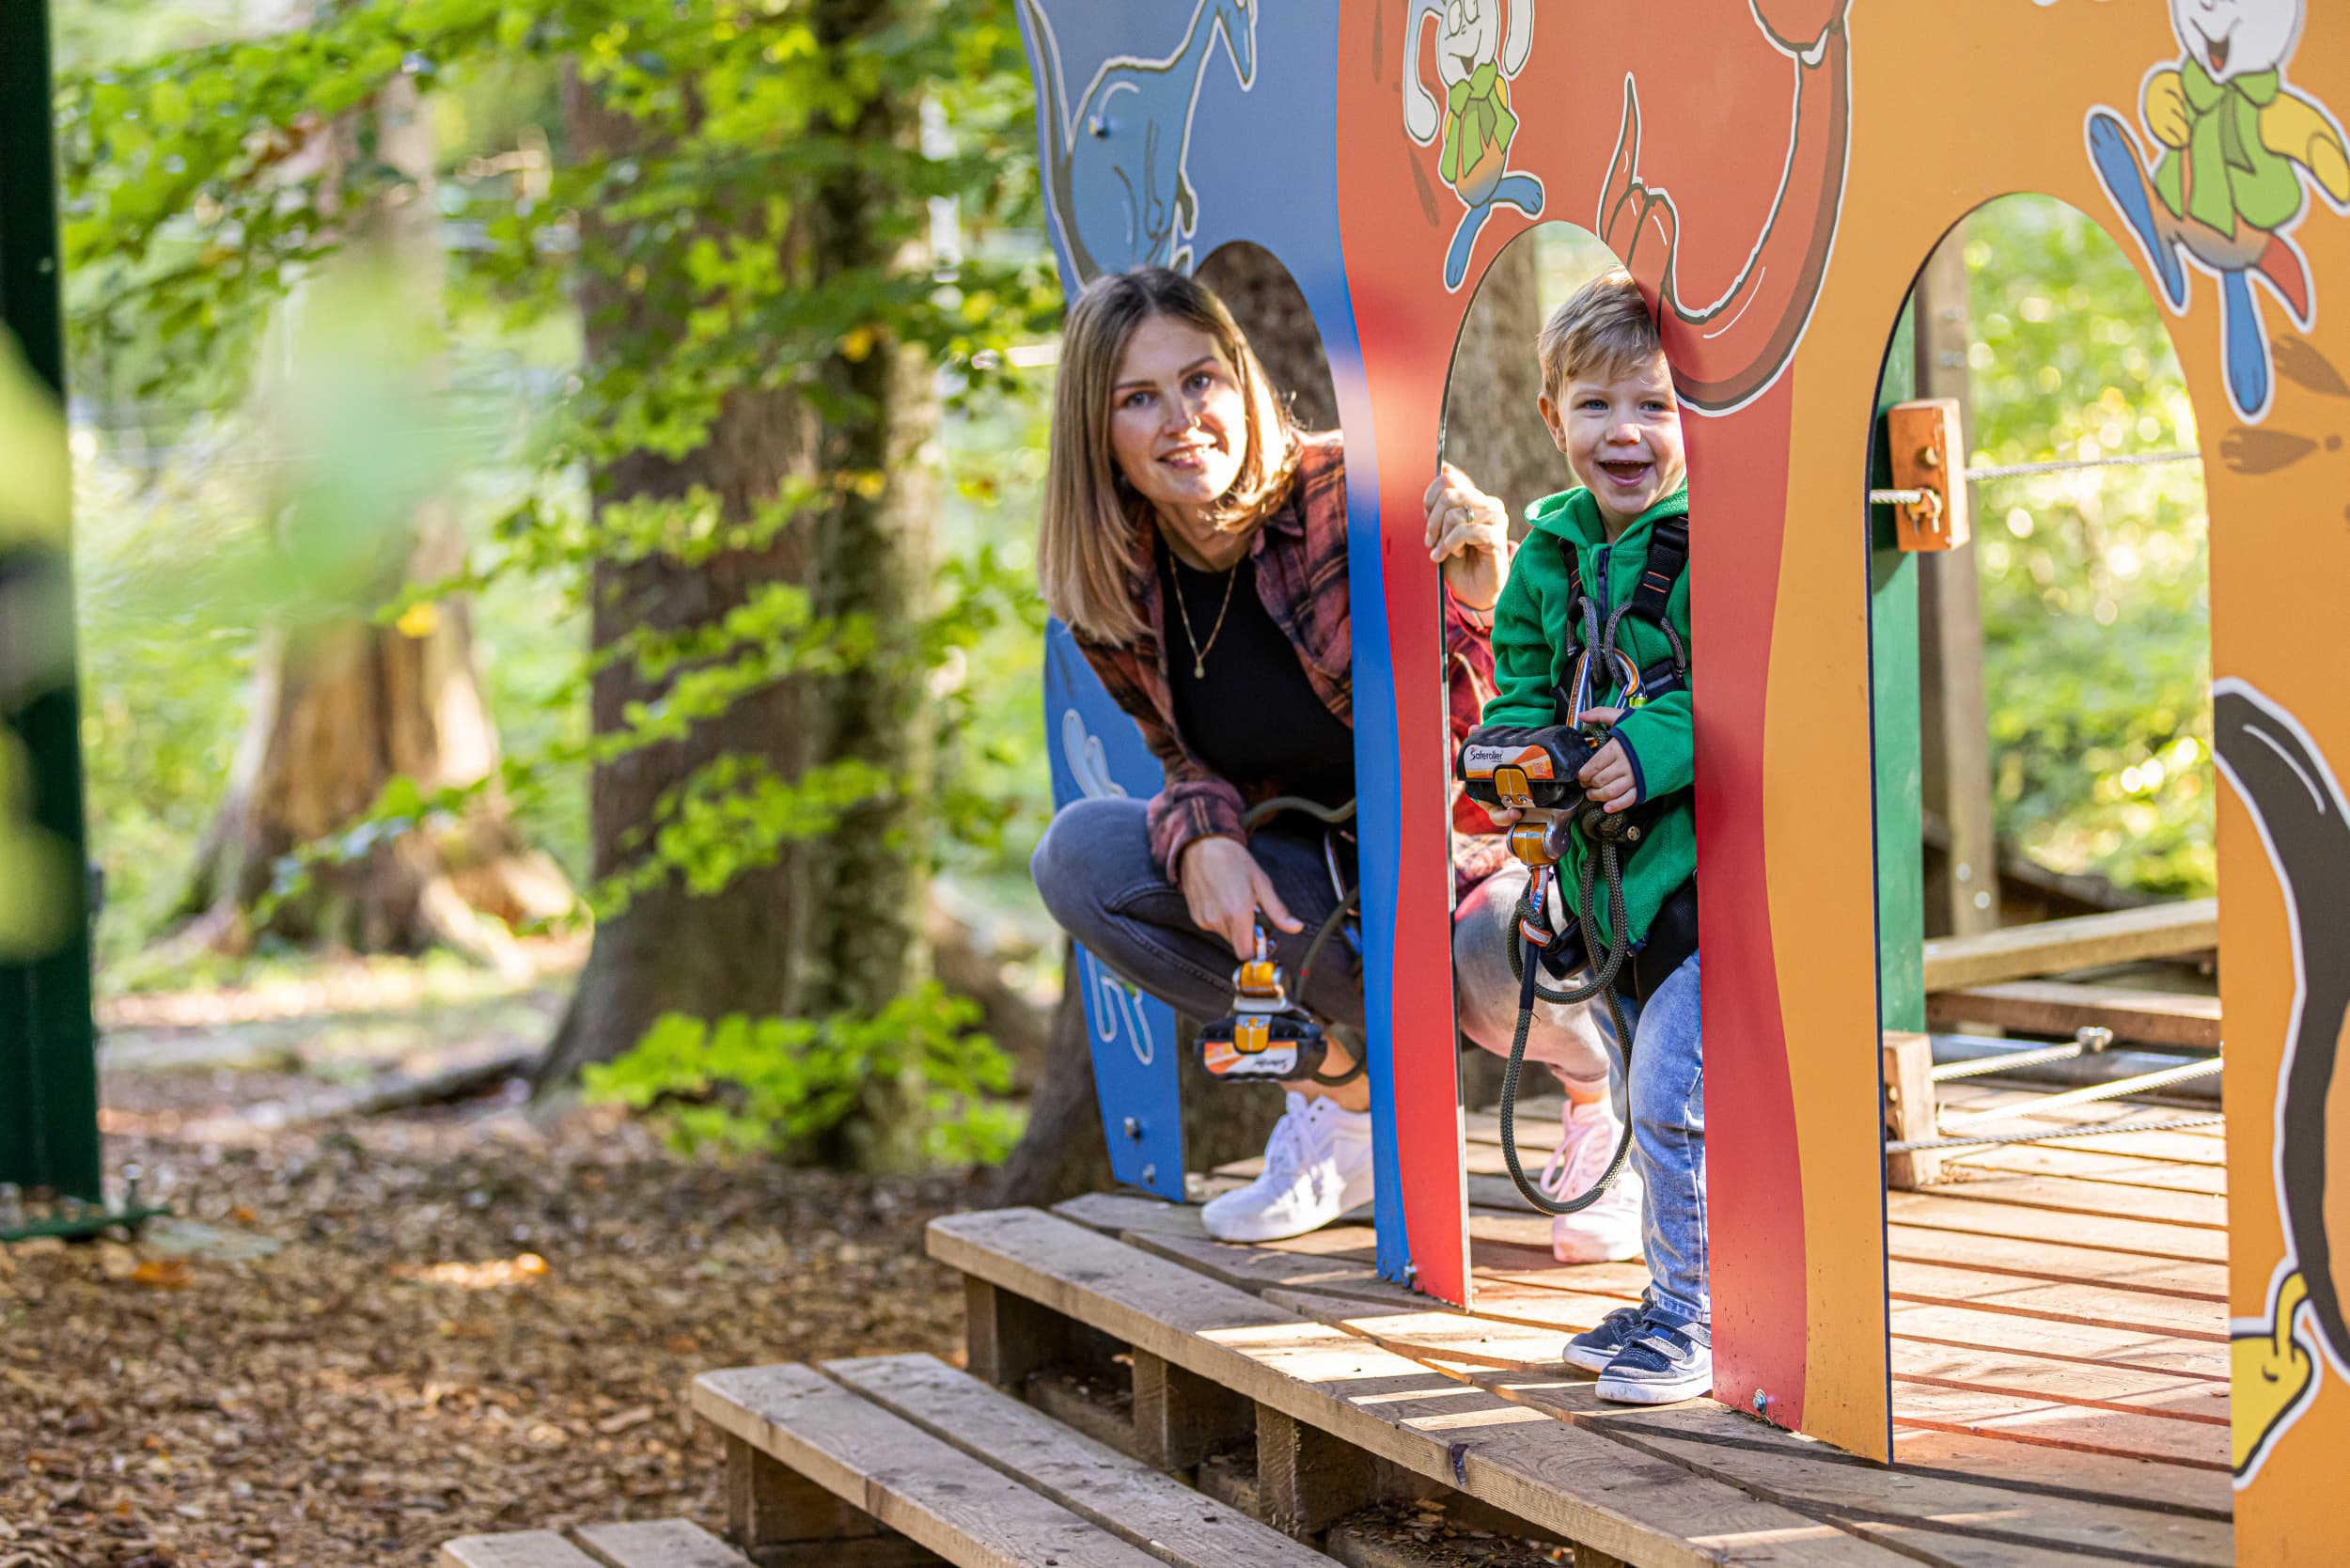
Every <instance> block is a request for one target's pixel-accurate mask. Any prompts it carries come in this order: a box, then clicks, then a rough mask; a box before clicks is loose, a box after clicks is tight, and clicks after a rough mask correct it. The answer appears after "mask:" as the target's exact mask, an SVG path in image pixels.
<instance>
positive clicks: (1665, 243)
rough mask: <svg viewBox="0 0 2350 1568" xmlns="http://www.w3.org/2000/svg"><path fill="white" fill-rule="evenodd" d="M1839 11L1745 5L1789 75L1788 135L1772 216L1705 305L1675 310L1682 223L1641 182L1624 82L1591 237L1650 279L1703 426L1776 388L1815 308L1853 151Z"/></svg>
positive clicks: (1792, 2) (1819, 5)
mask: <svg viewBox="0 0 2350 1568" xmlns="http://www.w3.org/2000/svg"><path fill="white" fill-rule="evenodd" d="M1847 3H1848V0H1768V3H1766V0H1754V16H1755V20H1756V22H1757V23H1758V24H1760V25H1761V26H1762V29H1763V37H1765V38H1766V39H1769V40H1770V43H1771V46H1772V47H1773V48H1774V49H1776V50H1778V52H1779V53H1780V54H1782V55H1786V56H1787V57H1788V58H1790V59H1792V60H1793V61H1794V65H1795V116H1794V126H1793V127H1792V128H1791V129H1790V131H1789V133H1788V134H1789V141H1788V148H1787V163H1786V166H1785V169H1784V171H1783V172H1782V173H1781V174H1780V176H1779V185H1778V195H1777V196H1775V197H1774V198H1773V200H1772V202H1771V215H1770V217H1769V219H1768V220H1767V221H1766V222H1765V223H1764V225H1763V232H1762V233H1761V234H1760V235H1758V236H1757V237H1756V239H1755V242H1754V249H1753V250H1752V251H1751V252H1749V253H1748V255H1747V260H1746V264H1745V265H1744V266H1743V267H1741V268H1740V269H1739V270H1738V275H1737V276H1736V277H1735V278H1734V279H1733V280H1732V281H1731V285H1730V287H1729V289H1728V290H1725V291H1724V292H1723V294H1722V296H1721V297H1720V298H1719V299H1717V300H1716V301H1714V302H1713V303H1712V304H1711V305H1702V306H1691V305H1688V304H1687V303H1685V302H1684V300H1683V298H1682V292H1681V290H1682V283H1681V276H1680V270H1679V263H1680V254H1681V216H1680V213H1679V212H1678V211H1677V210H1676V209H1675V208H1674V206H1673V198H1672V196H1670V195H1669V193H1668V192H1666V191H1664V190H1663V189H1661V188H1657V187H1652V186H1651V185H1649V184H1648V182H1647V181H1646V180H1643V179H1642V178H1641V176H1640V99H1639V92H1638V89H1637V86H1635V84H1634V82H1633V79H1632V76H1631V75H1630V73H1628V72H1627V73H1626V74H1625V76H1624V79H1623V124H1622V130H1621V131H1620V132H1619V133H1618V134H1617V138H1616V155H1615V157H1614V158H1613V159H1611V160H1610V161H1609V164H1608V170H1607V175H1606V180H1605V181H1604V182H1603V183H1602V185H1601V188H1600V197H1599V215H1598V219H1597V221H1596V223H1595V224H1594V225H1593V227H1594V228H1595V230H1596V231H1597V232H1598V234H1599V237H1600V238H1601V239H1602V240H1605V241H1606V243H1608V244H1609V245H1610V246H1612V247H1613V248H1614V249H1615V252H1616V254H1617V255H1619V256H1621V257H1622V258H1623V259H1624V264H1625V265H1626V266H1628V267H1630V268H1631V269H1632V271H1633V272H1634V273H1635V274H1638V275H1640V276H1643V277H1645V276H1648V275H1650V271H1649V269H1650V268H1652V267H1654V268H1656V269H1657V271H1656V274H1655V275H1656V276H1657V278H1658V282H1657V286H1656V291H1657V304H1658V320H1659V321H1660V322H1661V323H1662V326H1663V330H1664V337H1665V353H1666V356H1667V357H1668V358H1669V359H1670V360H1671V361H1672V368H1673V382H1674V384H1675V385H1676V386H1677V387H1678V388H1679V389H1680V392H1681V397H1682V400H1684V401H1685V402H1687V403H1688V404H1689V405H1690V406H1692V407H1694V408H1699V409H1702V410H1704V411H1705V412H1707V413H1709V414H1723V413H1728V412H1730V411H1731V410H1732V409H1736V408H1739V407H1742V406H1744V405H1745V404H1746V403H1747V402H1748V401H1750V400H1753V399H1754V398H1756V397H1758V396H1760V395H1761V394H1762V393H1763V391H1764V390H1765V389H1766V388H1768V387H1769V386H1770V384H1772V383H1773V382H1775V381H1777V380H1778V373H1779V372H1780V371H1781V370H1783V369H1784V368H1786V367H1787V362H1788V361H1789V360H1790V359H1792V358H1794V353H1795V345H1796V344H1797V343H1799V342H1801V341H1802V340H1803V330H1804V328H1805V327H1806V326H1808V325H1809V324H1810V321H1811V310H1812V306H1815V305H1816V304H1818V302H1819V298H1820V284H1821V282H1822V280H1823V279H1825V277H1826V275H1827V261H1828V254H1829V252H1830V250H1831V249H1832V247H1833V246H1834V244H1835V242H1836V226H1837V223H1838V221H1839V219H1840V218H1841V215H1842V212H1843V205H1844V173H1845V167H1846V163H1847V160H1848V159H1849V157H1850V154H1851V150H1852V49H1851V43H1850V40H1849V39H1848V38H1847V36H1846V34H1845V29H1844V9H1845V6H1846V5H1847ZM1660 251H1661V252H1662V260H1661V262H1660V261H1658V260H1656V259H1655V258H1656V257H1657V255H1658V253H1659V252H1660Z"/></svg>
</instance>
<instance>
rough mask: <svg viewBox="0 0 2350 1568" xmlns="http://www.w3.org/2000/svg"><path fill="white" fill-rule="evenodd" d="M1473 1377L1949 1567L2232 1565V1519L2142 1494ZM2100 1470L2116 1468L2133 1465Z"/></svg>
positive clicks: (1702, 1413) (1727, 1416) (1736, 1419)
mask: <svg viewBox="0 0 2350 1568" xmlns="http://www.w3.org/2000/svg"><path fill="white" fill-rule="evenodd" d="M1478 1382H1479V1384H1480V1385H1481V1387H1484V1388H1492V1389H1494V1390H1495V1391H1496V1392H1499V1393H1502V1394H1503V1395H1504V1396H1505V1397H1508V1398H1512V1399H1513V1400H1518V1401H1521V1402H1523V1403H1528V1404H1529V1405H1531V1406H1533V1407H1535V1408H1537V1409H1542V1410H1543V1411H1545V1412H1547V1413H1549V1414H1551V1415H1553V1416H1555V1417H1557V1418H1558V1419H1561V1420H1565V1421H1571V1422H1575V1423H1577V1424H1585V1425H1591V1426H1595V1427H1596V1428H1598V1429H1600V1430H1604V1431H1606V1433H1607V1434H1608V1435H1610V1436H1612V1437H1614V1438H1616V1439H1617V1440H1618V1441H1619V1442H1622V1443H1624V1444H1626V1445H1627V1446H1630V1447H1636V1448H1638V1449H1641V1450H1644V1451H1648V1452H1653V1453H1655V1454H1656V1455H1657V1456H1658V1457H1660V1458H1666V1459H1669V1460H1671V1461H1672V1462H1674V1463H1676V1464H1680V1465H1683V1466H1686V1467H1688V1468H1690V1469H1692V1470H1694V1471H1696V1472H1698V1473H1699V1474H1702V1475H1710V1476H1713V1477H1715V1478H1716V1479H1718V1480H1722V1481H1725V1482H1731V1483H1732V1484H1735V1485H1738V1486H1741V1487H1743V1488H1745V1489H1746V1490H1748V1491H1751V1492H1753V1493H1755V1494H1756V1495H1758V1496H1763V1497H1771V1498H1773V1499H1774V1500H1776V1501H1778V1502H1782V1503H1784V1504H1786V1505H1787V1506H1788V1507H1790V1508H1794V1509H1797V1510H1799V1511H1801V1512H1803V1513H1820V1514H1825V1515H1828V1516H1832V1517H1837V1518H1839V1519H1840V1520H1841V1521H1842V1522H1844V1523H1845V1524H1846V1525H1847V1527H1848V1528H1850V1529H1854V1530H1856V1531H1858V1532H1861V1533H1865V1534H1868V1535H1870V1536H1872V1538H1874V1539H1878V1540H1882V1541H1884V1542H1885V1543H1886V1544H1888V1545H1893V1546H1895V1547H1896V1548H1897V1549H1899V1550H1902V1551H1904V1552H1905V1553H1908V1554H1909V1555H1911V1556H1913V1557H1916V1558H1919V1559H1921V1560H1925V1561H1928V1562H1939V1563H1946V1564H1951V1565H1954V1568H2009V1565H2016V1564H2027V1563H2029V1564H2033V1565H2035V1568H2072V1565H2076V1564H2078V1563H2079V1562H2080V1560H2081V1559H2080V1556H2079V1555H2077V1554H2090V1555H2092V1556H2093V1557H2094V1558H2095V1559H2096V1560H2101V1561H2102V1560H2138V1561H2144V1562H2159V1563H2176V1564H2194V1565H2196V1568H2220V1565H2224V1564H2228V1563H2231V1562H2232V1561H2233V1540H2232V1535H2233V1532H2232V1531H2231V1530H2230V1529H2229V1528H2228V1526H2227V1525H2226V1524H2225V1523H2224V1522H2223V1521H2220V1520H2214V1519H2211V1518H2208V1517H2203V1516H2201V1515H2195V1514H2186V1513H2177V1512H2175V1511H2173V1510H2171V1509H2170V1508H2168V1507H2166V1508H2165V1509H2164V1510H2163V1511H2160V1512H2157V1511H2156V1510H2154V1509H2152V1508H2148V1507H2143V1506H2140V1505H2139V1503H2138V1502H2137V1501H2136V1500H2135V1499H2132V1500H2129V1501H2118V1500H2109V1499H2107V1498H2098V1497H2081V1496H2072V1495H2066V1494H2063V1493H2059V1492H2051V1491H2048V1490H2045V1489H2043V1488H2039V1487H2027V1486H2013V1485H2001V1484H1995V1483H1992V1482H1986V1481H1982V1480H1978V1479H1973V1478H1969V1477H1966V1476H1959V1475H1953V1474H1949V1473H1945V1472H1939V1471H1927V1470H1922V1469H1910V1468H1897V1469H1891V1470H1888V1469H1885V1468H1883V1467H1881V1466H1875V1465H1872V1464H1869V1463H1867V1462H1865V1461H1862V1460H1857V1459H1855V1458H1853V1457H1852V1456H1851V1455H1849V1454H1846V1453H1843V1452H1841V1451H1840V1450H1836V1449H1833V1448H1830V1447H1829V1446H1827V1445H1826V1444H1825V1443H1817V1442H1813V1441H1812V1440H1811V1439H1810V1438H1806V1437H1801V1436H1797V1435H1795V1434H1794V1433H1789V1432H1782V1431H1780V1430H1779V1429H1778V1428H1776V1427H1771V1426H1766V1425H1765V1424H1763V1422H1761V1421H1757V1420H1753V1419H1749V1418H1747V1417H1746V1416H1743V1415H1741V1414H1739V1413H1738V1412H1736V1411H1732V1410H1728V1409H1725V1408H1723V1407H1722V1406H1720V1405H1718V1404H1716V1403H1713V1402H1711V1401H1697V1402H1692V1403H1686V1404H1678V1405H1670V1406H1663V1407H1651V1408H1627V1407H1624V1406H1622V1405H1611V1404H1607V1403H1605V1402H1603V1401H1601V1400H1600V1399H1599V1398H1598V1396H1597V1395H1596V1394H1594V1393H1593V1392H1592V1391H1591V1388H1590V1384H1589V1383H1583V1382H1575V1381H1569V1380H1563V1379H1561V1380H1551V1379H1539V1378H1528V1377H1524V1376H1512V1375H1507V1374H1496V1375H1494V1376H1490V1377H1481V1378H1479V1379H1478ZM1970 1441H1981V1440H1975V1439H1970ZM2011 1446H2012V1447H2017V1448H2020V1447H2021V1445H2011ZM2037 1451H2038V1452H2039V1453H2042V1454H2046V1455H2050V1456H2051V1457H2052V1458H2054V1459H2055V1460H2057V1461H2058V1462H2059V1463H2060V1464H2072V1463H2076V1456H2074V1455H2072V1454H2071V1453H2070V1452H2068V1451H2064V1450H2046V1449H2043V1450H2037ZM2080 1458H2082V1459H2089V1458H2090V1456H2080ZM2091 1462H2092V1463H2103V1464H2107V1465H2111V1466H2116V1467H2117V1469H2118V1467H2119V1466H2122V1465H2123V1464H2125V1463H2128V1462H2124V1461H2111V1460H2102V1459H2092V1460H2091ZM2150 1467H2151V1466H2150ZM2159 1468H2161V1469H2162V1470H2164V1471H2166V1472H2167V1473H2170V1474H2172V1475H2178V1476H2185V1477H2189V1478H2192V1481H2193V1482H2194V1484H2195V1485H2197V1486H2199V1487H2202V1488H2203V1489H2205V1490H2206V1491H2207V1490H2208V1486H2207V1482H2208V1475H2207V1474H2206V1473H2205V1472H2201V1471H2187V1470H2185V1469H2184V1468H2183V1467H2180V1466H2159ZM2130 1479H2132V1480H2135V1479H2136V1478H2130ZM2059 1554H2061V1555H2059Z"/></svg>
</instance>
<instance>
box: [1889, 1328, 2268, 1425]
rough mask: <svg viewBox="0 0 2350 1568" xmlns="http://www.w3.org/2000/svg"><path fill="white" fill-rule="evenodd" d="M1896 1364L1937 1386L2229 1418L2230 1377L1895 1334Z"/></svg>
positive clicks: (2221, 1421)
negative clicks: (1963, 1347)
mask: <svg viewBox="0 0 2350 1568" xmlns="http://www.w3.org/2000/svg"><path fill="white" fill-rule="evenodd" d="M1893 1371H1894V1373H1895V1375H1897V1376H1899V1377H1900V1378H1902V1379H1903V1380H1904V1381H1905V1382H1911V1383H1923V1384H1930V1385H1933V1386H1935V1387H1937V1388H1965V1389H1971V1390H1973V1391H1975V1392H1978V1393H1995V1394H2011V1395H2015V1396H2018V1397H2022V1398H2036V1399H2045V1400H2047V1401H2050V1402H2052V1403H2059V1404H2076V1405H2080V1406H2083V1407H2085V1408H2093V1409H2098V1410H2111V1411H2115V1412H2118V1413H2120V1414H2123V1415H2132V1416H2159V1417H2162V1418H2164V1419H2170V1420H2181V1421H2198V1422H2201V1423H2202V1424H2204V1425H2206V1426H2225V1425H2227V1424H2228V1385H2227V1384H2226V1383H2225V1382H2222V1381H2219V1380H2217V1379H2215V1378H2210V1377H2203V1376H2197V1375H2192V1374H2188V1373H2181V1372H2146V1371H2141V1370H2139V1369H2137V1368H2133V1367H2115V1366H2104V1365H2095V1364H2083V1363H2080V1362H2070V1361H2060V1360H2057V1359H2054V1358H2052V1357H2049V1356H2034V1355H2031V1354H2029V1353H2028V1352H2015V1351H1981V1350H1955V1349H1951V1348H1950V1347H1948V1346H1941V1345H1922V1344H1918V1343H1916V1342H1914V1341H1894V1344H1893Z"/></svg>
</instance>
